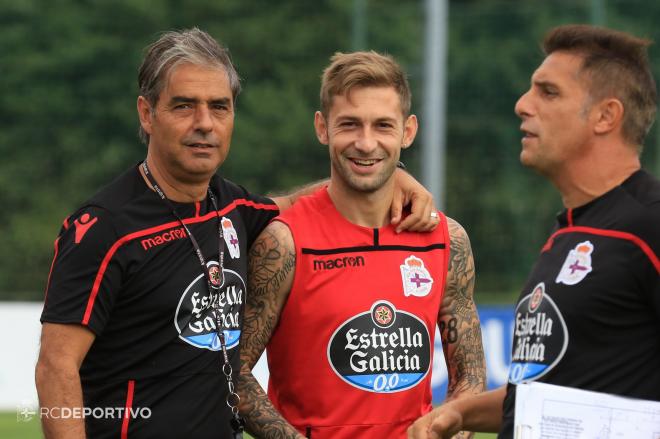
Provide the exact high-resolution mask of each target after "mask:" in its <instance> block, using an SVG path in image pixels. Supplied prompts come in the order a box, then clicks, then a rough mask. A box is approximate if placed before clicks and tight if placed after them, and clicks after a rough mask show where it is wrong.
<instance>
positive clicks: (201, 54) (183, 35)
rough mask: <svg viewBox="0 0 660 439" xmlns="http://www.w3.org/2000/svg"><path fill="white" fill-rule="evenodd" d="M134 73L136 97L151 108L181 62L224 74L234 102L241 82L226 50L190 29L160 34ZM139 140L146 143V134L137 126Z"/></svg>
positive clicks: (198, 30)
mask: <svg viewBox="0 0 660 439" xmlns="http://www.w3.org/2000/svg"><path fill="white" fill-rule="evenodd" d="M145 50H146V54H145V56H144V60H143V61H142V65H141V66H140V70H139V72H138V86H139V88H140V95H142V96H143V97H144V98H145V99H146V100H147V102H149V104H150V105H151V106H152V108H153V107H155V105H156V104H157V103H158V97H159V96H160V94H161V92H162V91H163V89H164V88H165V85H166V84H167V81H168V79H169V77H170V74H171V73H172V71H173V70H174V68H175V67H176V66H178V65H179V64H182V63H189V64H195V65H200V66H205V67H212V68H219V69H223V70H224V71H225V72H226V73H227V79H228V80H229V87H230V88H231V94H232V98H233V100H234V102H236V98H237V97H238V94H239V93H240V92H241V82H240V78H239V76H238V73H237V72H236V69H235V68H234V65H233V64H232V62H231V57H230V56H229V50H228V49H227V48H226V47H223V46H222V45H220V44H219V43H218V42H217V41H216V40H215V39H214V38H213V37H212V36H211V35H209V34H208V33H206V32H204V31H202V30H200V29H198V28H196V27H194V28H191V29H184V30H180V31H170V32H164V33H163V34H162V35H161V36H160V38H158V40H157V41H155V42H153V43H152V44H150V45H149V46H147V48H146V49H145ZM140 139H142V141H143V142H144V143H145V144H149V135H148V134H147V133H146V132H145V131H144V129H142V127H141V126H140Z"/></svg>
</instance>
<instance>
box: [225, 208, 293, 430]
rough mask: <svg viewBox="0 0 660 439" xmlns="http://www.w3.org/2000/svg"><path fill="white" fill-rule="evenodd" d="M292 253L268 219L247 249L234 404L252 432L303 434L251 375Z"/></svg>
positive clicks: (283, 292) (278, 307)
mask: <svg viewBox="0 0 660 439" xmlns="http://www.w3.org/2000/svg"><path fill="white" fill-rule="evenodd" d="M295 264H296V253H295V247H294V243H293V237H292V236H291V231H290V230H289V228H288V227H287V226H286V225H285V224H283V223H281V222H279V221H274V222H272V223H270V224H269V225H268V227H266V228H265V229H264V231H263V232H261V234H260V235H259V237H258V238H257V240H256V241H255V242H254V244H253V245H252V248H251V249H250V262H249V267H248V292H247V295H246V296H247V297H246V303H245V315H244V317H243V330H242V332H241V342H240V346H241V373H240V376H239V377H238V386H237V388H238V394H239V395H240V397H241V401H240V405H239V409H240V413H241V415H242V416H243V417H244V418H245V422H246V427H247V431H248V432H250V433H251V434H252V435H253V436H255V437H258V438H273V439H275V438H278V439H279V438H283V439H284V438H287V439H288V438H304V436H302V435H301V434H299V433H298V432H297V431H296V429H295V428H293V427H292V426H291V425H289V423H287V422H286V420H285V419H284V418H283V417H282V415H281V414H280V413H279V412H278V411H277V410H276V409H275V407H273V405H272V404H271V402H270V400H269V399H268V396H267V395H266V393H265V392H264V390H263V389H262V388H261V386H260V385H259V383H258V382H257V380H256V379H255V378H254V375H252V368H253V367H254V365H255V363H256V362H257V360H259V357H260V356H261V354H262V353H263V351H264V349H265V347H266V344H267V343H268V340H270V337H271V335H272V333H273V330H274V329H275V326H276V325H277V322H278V320H279V318H280V313H281V312H282V308H283V307H284V304H285V303H286V300H287V297H288V296H289V292H290V291H291V286H292V284H293V274H294V271H295Z"/></svg>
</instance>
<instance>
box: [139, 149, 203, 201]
mask: <svg viewBox="0 0 660 439" xmlns="http://www.w3.org/2000/svg"><path fill="white" fill-rule="evenodd" d="M146 162H147V166H148V168H149V173H150V174H151V176H152V177H153V178H154V180H156V184H157V185H158V186H159V187H160V189H161V190H162V191H163V192H164V193H165V196H166V197H167V198H168V199H169V200H171V201H175V202H177V203H193V202H196V201H202V200H204V199H205V198H206V191H207V190H208V187H209V182H210V179H209V180H207V181H200V182H191V181H189V182H183V181H181V180H180V179H177V178H175V177H174V176H172V175H171V174H170V173H168V172H166V171H164V170H163V168H164V167H162V166H159V164H158V161H157V160H154V159H153V158H150V157H149V156H148V155H147V159H146ZM139 168H140V175H142V178H143V179H144V181H145V182H146V183H147V186H149V188H150V189H151V190H154V188H153V186H152V184H151V182H150V181H149V178H147V176H146V175H145V173H144V169H143V168H142V166H140V167H139Z"/></svg>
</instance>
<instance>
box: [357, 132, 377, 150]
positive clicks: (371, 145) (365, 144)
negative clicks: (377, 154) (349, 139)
mask: <svg viewBox="0 0 660 439" xmlns="http://www.w3.org/2000/svg"><path fill="white" fill-rule="evenodd" d="M377 147H378V140H377V139H376V136H375V135H374V132H373V131H372V130H371V129H370V128H369V127H365V128H364V130H363V131H362V133H361V135H360V137H358V139H357V140H356V141H355V149H357V150H358V151H361V152H363V153H365V154H368V153H370V152H372V151H374V150H375V149H376V148H377Z"/></svg>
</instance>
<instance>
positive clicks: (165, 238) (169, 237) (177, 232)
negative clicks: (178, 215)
mask: <svg viewBox="0 0 660 439" xmlns="http://www.w3.org/2000/svg"><path fill="white" fill-rule="evenodd" d="M186 236H187V235H186V231H185V230H184V228H183V227H179V228H178V229H174V230H168V231H167V232H163V233H161V234H160V235H156V236H154V237H153V238H147V239H143V240H142V241H140V244H142V248H143V249H144V250H149V249H150V248H151V247H156V246H159V245H161V244H165V243H166V242H170V241H174V240H176V239H181V238H185V237H186Z"/></svg>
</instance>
